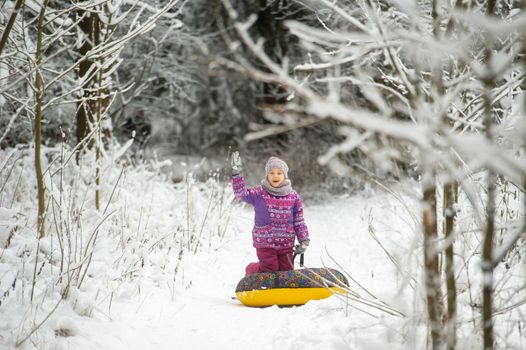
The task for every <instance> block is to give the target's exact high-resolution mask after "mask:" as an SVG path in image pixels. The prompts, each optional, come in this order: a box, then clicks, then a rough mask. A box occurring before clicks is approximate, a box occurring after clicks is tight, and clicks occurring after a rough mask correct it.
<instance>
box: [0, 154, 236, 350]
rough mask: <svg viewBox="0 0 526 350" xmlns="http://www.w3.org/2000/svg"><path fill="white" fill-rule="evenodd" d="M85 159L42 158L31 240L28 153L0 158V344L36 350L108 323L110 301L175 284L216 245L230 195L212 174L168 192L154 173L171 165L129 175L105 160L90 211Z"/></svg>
mask: <svg viewBox="0 0 526 350" xmlns="http://www.w3.org/2000/svg"><path fill="white" fill-rule="evenodd" d="M93 153H94V152H93ZM113 154H114V155H121V153H119V150H115V151H114V153H113ZM94 158H95V156H94V154H92V153H88V154H86V155H85V156H84V157H83V159H82V160H81V162H80V165H79V166H77V164H76V163H75V157H74V155H73V154H72V150H71V149H69V148H68V147H67V146H64V145H58V146H57V147H55V148H45V149H44V152H43V161H44V164H43V169H45V183H46V199H47V202H46V205H47V214H46V236H45V237H43V238H42V239H38V234H37V230H36V205H37V200H36V196H37V194H36V181H35V176H34V170H33V150H32V149H29V148H24V147H21V148H16V149H7V150H2V151H0V166H1V168H0V188H1V189H2V190H1V192H0V249H1V253H0V315H1V316H0V343H2V344H7V345H8V346H15V345H20V344H22V345H23V346H22V348H28V349H30V348H42V347H41V346H44V344H52V342H50V340H51V339H54V338H55V337H68V336H74V335H75V334H76V333H77V327H78V324H79V322H81V321H80V320H81V319H82V318H83V317H92V316H94V315H97V316H101V317H111V305H112V301H113V300H116V299H118V298H132V297H134V296H137V295H140V294H141V293H142V292H143V291H142V290H141V288H144V286H147V285H150V284H151V285H163V286H166V285H174V284H175V282H176V280H177V279H178V278H179V276H178V270H179V267H180V264H181V261H182V260H184V259H185V256H186V255H188V254H195V253H196V252H199V251H201V250H204V249H210V247H211V246H213V245H215V244H217V243H218V242H220V241H221V239H222V236H223V235H224V232H225V230H226V228H227V226H228V225H229V215H230V203H231V201H232V199H233V195H231V191H230V190H229V189H228V188H226V186H225V183H224V181H220V174H219V173H214V174H211V176H210V178H209V180H208V181H206V182H202V183H197V182H195V181H193V179H192V174H191V173H188V174H186V179H185V181H184V182H181V183H177V184H174V183H171V182H170V181H168V180H167V176H166V175H163V172H162V168H163V167H164V166H170V165H171V164H170V163H166V162H165V163H160V162H150V163H142V164H139V165H138V166H130V162H129V161H128V160H127V159H126V157H124V156H123V157H120V158H119V157H111V156H110V155H107V156H106V157H105V158H102V159H101V161H100V168H101V173H102V177H101V184H100V187H99V188H100V191H101V205H100V210H98V211H97V210H96V209H95V189H96V185H95V166H96V164H95V161H94ZM116 158H117V159H116ZM172 288H173V286H172ZM28 339H31V341H27V340H28Z"/></svg>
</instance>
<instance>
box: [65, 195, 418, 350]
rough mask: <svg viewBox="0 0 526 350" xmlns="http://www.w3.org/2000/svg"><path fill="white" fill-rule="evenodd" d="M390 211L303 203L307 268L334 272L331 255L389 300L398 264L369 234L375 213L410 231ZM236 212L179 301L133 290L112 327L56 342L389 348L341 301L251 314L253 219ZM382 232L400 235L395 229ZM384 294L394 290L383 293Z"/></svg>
mask: <svg viewBox="0 0 526 350" xmlns="http://www.w3.org/2000/svg"><path fill="white" fill-rule="evenodd" d="M391 202H392V201H391ZM371 208H374V209H371ZM393 208H394V207H392V204H389V203H386V202H385V196H381V197H378V198H373V199H368V198H359V197H356V198H354V197H353V198H347V199H338V200H335V201H334V202H333V203H329V204H328V205H324V206H320V205H317V206H307V207H306V209H305V215H306V220H307V224H308V226H309V229H310V231H311V238H312V244H311V248H310V250H309V251H308V254H307V256H306V258H307V261H306V264H307V266H322V262H321V260H320V258H322V259H323V261H324V262H325V264H326V265H327V266H329V267H336V266H335V264H334V263H333V262H332V261H330V259H329V258H328V256H327V253H326V252H325V248H326V249H327V250H328V251H329V252H330V254H331V255H332V256H333V257H334V258H335V259H336V260H337V261H338V262H339V263H340V264H342V266H344V267H345V268H346V269H347V271H349V272H351V274H352V276H353V277H354V278H356V279H358V280H359V281H360V282H361V283H362V284H364V285H365V286H367V288H371V290H373V291H375V292H376V293H379V294H383V295H382V296H385V297H389V295H390V294H394V289H395V288H396V286H395V284H394V283H395V282H394V281H395V277H394V276H395V275H396V273H395V271H394V267H393V265H392V264H391V263H389V262H388V259H387V257H386V255H385V254H384V253H383V252H382V250H381V249H380V247H379V246H378V245H377V244H376V243H375V242H374V240H372V239H371V237H370V236H369V233H368V230H367V228H368V223H369V217H370V216H369V214H370V213H371V210H373V212H372V213H371V214H372V215H373V216H375V212H374V211H378V213H377V214H379V213H381V214H382V215H381V216H380V217H379V218H378V219H380V220H385V221H386V222H385V223H382V225H383V224H388V223H389V224H392V225H393V226H396V225H398V226H400V227H404V226H405V229H406V230H407V224H406V223H404V221H403V220H401V219H399V216H406V215H405V214H404V215H400V213H396V209H398V210H401V209H400V208H395V209H393ZM239 210H240V212H239V213H238V216H237V217H240V218H241V219H239V220H238V222H236V223H235V227H234V228H233V229H232V230H231V231H237V232H230V233H229V235H230V238H227V241H224V242H222V245H221V246H219V247H216V248H215V249H212V250H211V252H210V254H206V253H204V254H198V255H197V256H186V257H185V258H184V259H183V262H182V268H183V269H182V270H181V271H180V274H178V277H177V280H176V282H175V285H176V289H177V290H178V291H177V292H176V293H175V294H173V295H172V293H171V292H170V288H169V285H168V284H164V285H160V286H158V287H156V286H155V285H153V284H150V285H149V288H147V289H148V290H146V291H142V292H141V294H140V295H137V293H134V295H131V296H130V299H128V300H126V299H122V298H121V299H120V300H119V301H118V302H114V303H113V305H112V308H111V313H110V314H111V318H112V320H111V321H101V319H102V320H103V319H104V318H103V317H99V316H98V317H97V320H96V321H95V320H91V321H88V322H85V323H83V324H84V329H83V330H82V331H81V332H79V334H78V336H76V337H72V338H66V339H64V340H63V341H62V342H61V344H56V345H59V347H57V348H64V349H69V348H76V349H86V350H87V349H112V350H120V349H122V350H125V349H126V350H148V349H155V350H164V349H166V350H168V349H188V350H192V349H275V348H280V349H296V348H301V349H338V348H342V349H343V348H347V349H348V348H349V346H351V345H352V346H351V348H352V347H353V346H357V348H362V346H363V347H364V348H369V349H374V348H375V342H376V341H380V339H381V342H379V343H378V346H380V344H385V342H384V340H385V337H389V336H390V335H389V334H387V335H386V334H384V333H383V332H385V328H383V327H378V322H377V320H376V319H375V318H373V317H368V316H367V315H366V314H364V313H362V312H356V311H354V310H352V308H347V307H345V304H344V303H342V302H341V301H339V300H337V299H336V298H335V297H332V298H330V299H327V300H324V301H318V302H311V303H309V304H307V305H306V306H304V307H297V308H286V309H279V308H277V307H270V308H266V309H255V308H247V307H244V306H241V305H240V304H239V302H237V301H235V300H231V297H232V296H233V295H234V289H235V286H236V284H237V282H238V280H239V279H240V278H241V277H242V276H243V271H244V266H245V265H246V264H247V263H248V262H250V261H253V260H254V259H255V251H254V249H253V248H252V246H251V241H250V234H249V232H250V228H251V223H252V221H251V220H252V212H251V210H250V208H249V207H245V208H242V209H239ZM375 220H377V218H376V217H375ZM373 224H374V223H373ZM378 226H380V223H378ZM245 232H246V233H245ZM377 233H378V235H379V236H381V235H384V234H385V235H386V237H388V236H393V235H394V236H398V234H397V232H396V229H394V230H393V231H391V232H389V233H388V232H383V231H380V230H379V231H378V232H377ZM407 236H408V237H409V236H411V235H410V234H407ZM383 238H385V237H382V239H383ZM386 239H387V238H386ZM390 239H392V240H393V241H394V240H396V239H400V238H395V237H390ZM407 239H409V238H407ZM146 285H147V284H146ZM386 289H389V290H392V291H393V293H386ZM349 315H351V316H352V317H350V316H349ZM353 329H356V330H359V331H357V332H353V331H352V330H353ZM379 332H381V334H380V333H379ZM360 344H361V345H360Z"/></svg>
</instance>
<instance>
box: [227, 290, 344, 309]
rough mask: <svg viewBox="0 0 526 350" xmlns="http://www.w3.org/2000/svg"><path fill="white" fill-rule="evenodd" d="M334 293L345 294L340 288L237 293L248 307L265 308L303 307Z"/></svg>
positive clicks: (239, 298)
mask: <svg viewBox="0 0 526 350" xmlns="http://www.w3.org/2000/svg"><path fill="white" fill-rule="evenodd" d="M334 293H339V294H345V293H346V292H345V291H344V290H343V289H341V288H338V287H329V288H273V289H266V290H251V291H248V292H237V293H236V295H237V299H238V300H239V301H240V302H241V303H243V305H246V306H252V307H265V306H271V305H278V306H291V305H303V304H305V303H306V302H307V301H309V300H320V299H325V298H328V297H330V296H331V295H333V294H334Z"/></svg>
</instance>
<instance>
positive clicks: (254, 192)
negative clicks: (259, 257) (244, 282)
mask: <svg viewBox="0 0 526 350" xmlns="http://www.w3.org/2000/svg"><path fill="white" fill-rule="evenodd" d="M231 182H232V188H233V190H234V195H235V196H236V197H237V198H239V199H241V200H243V201H244V202H246V203H249V204H252V205H253V206H254V209H255V224H254V228H253V230H252V240H253V245H254V247H256V248H275V249H286V248H291V247H293V246H294V240H295V238H296V237H297V239H298V241H300V242H301V241H303V240H306V239H309V232H308V229H307V225H306V224H305V221H304V219H303V206H302V204H301V199H300V197H299V195H298V193H297V192H296V191H294V190H293V191H292V192H291V193H289V194H288V195H286V196H279V197H278V196H273V195H270V194H269V193H268V192H267V191H266V190H265V189H264V187H263V186H256V187H251V188H246V187H245V180H244V178H243V176H242V175H234V176H232V178H231Z"/></svg>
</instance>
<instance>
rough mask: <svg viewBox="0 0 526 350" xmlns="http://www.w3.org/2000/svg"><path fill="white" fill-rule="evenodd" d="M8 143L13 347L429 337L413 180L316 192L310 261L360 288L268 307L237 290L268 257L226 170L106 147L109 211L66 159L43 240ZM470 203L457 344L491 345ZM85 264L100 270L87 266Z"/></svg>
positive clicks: (501, 301) (114, 348) (8, 332)
mask: <svg viewBox="0 0 526 350" xmlns="http://www.w3.org/2000/svg"><path fill="white" fill-rule="evenodd" d="M8 153H9V152H3V153H2V152H0V164H11V165H10V167H5V166H4V172H3V173H1V174H0V175H1V177H0V179H1V180H2V181H4V183H6V186H4V191H3V192H2V194H1V196H0V248H1V250H0V349H1V350H4V349H13V348H14V347H15V344H16V343H20V344H21V345H20V346H19V347H18V348H19V349H23V350H26V349H27V350H30V349H31V350H32V349H39V350H47V349H49V350H55V349H57V350H61V349H75V350H92V349H108V350H120V349H122V350H124V349H126V350H135V349H137V350H139V349H140V350H149V349H152V350H161V349H167V350H168V349H248V348H250V349H255V350H257V349H275V348H280V349H285V350H286V349H291V350H292V349H306V350H308V349H317V350H318V349H386V348H390V349H425V348H426V339H427V335H426V334H427V331H428V329H427V326H426V324H427V323H426V322H427V321H426V320H427V317H426V308H425V296H424V295H423V292H424V290H425V288H424V286H423V276H422V271H423V269H422V256H423V254H422V244H421V234H420V233H419V227H420V223H419V213H420V211H421V209H420V203H419V200H418V198H420V194H419V193H418V186H417V185H416V184H414V183H406V184H404V185H403V186H402V185H401V186H400V187H399V188H398V189H394V190H393V192H390V193H388V192H386V191H381V190H371V189H369V190H364V191H363V192H360V193H354V194H352V195H350V194H342V195H341V196H333V197H330V198H329V199H327V200H325V201H323V202H318V203H316V204H313V203H309V202H307V203H306V205H305V218H306V222H307V224H308V227H309V230H310V234H311V245H310V247H309V250H308V252H307V254H306V266H308V267H321V266H328V267H333V268H337V269H339V270H340V271H342V272H345V273H347V274H348V277H349V279H350V286H351V290H353V292H355V293H356V294H353V295H352V296H350V297H349V298H342V297H337V296H333V297H331V298H329V299H326V300H321V301H312V302H309V303H307V304H306V305H305V306H302V307H293V308H278V307H269V308H263V309H258V308H248V307H245V306H242V305H241V304H240V303H239V302H238V301H236V300H233V299H232V297H233V296H234V295H235V293H234V290H235V288H236V285H237V283H238V281H239V280H240V279H241V278H242V277H243V275H244V268H245V266H246V264H248V263H249V262H252V261H255V259H256V256H255V250H254V248H253V247H252V244H251V234H250V231H251V228H252V224H253V212H252V208H251V207H249V206H243V205H239V204H233V203H232V200H233V196H232V193H231V189H230V188H229V186H228V185H227V184H225V183H224V182H221V181H218V179H219V175H218V174H216V175H213V176H212V178H211V179H210V181H208V182H206V183H197V182H194V181H192V180H191V178H190V177H188V178H187V181H185V182H182V183H179V184H176V185H174V184H172V183H171V182H170V181H169V180H167V178H169V175H168V176H166V175H163V173H164V172H163V171H161V170H160V169H161V168H162V167H164V166H166V165H169V164H168V163H163V162H152V163H151V164H143V165H140V166H138V167H128V166H123V165H119V164H117V163H116V162H115V159H113V158H109V159H107V160H105V162H107V163H105V164H103V174H104V177H103V179H102V180H103V181H102V185H101V192H102V194H103V195H102V198H103V201H102V203H103V206H102V208H106V203H109V204H108V205H107V209H103V210H101V211H99V212H97V211H95V210H94V209H93V198H94V196H93V188H94V186H93V183H92V182H93V179H92V173H93V171H92V168H91V167H89V166H87V167H83V168H77V167H75V166H73V165H68V166H67V167H65V168H64V169H65V170H66V171H65V172H64V176H63V177H61V176H60V172H57V171H55V172H52V171H50V172H48V174H52V175H50V176H51V177H49V178H47V180H46V181H47V186H48V187H49V188H53V190H51V191H50V192H49V193H48V196H52V198H53V201H54V202H53V203H54V206H55V207H53V208H52V210H53V212H52V213H50V214H49V215H50V217H49V218H50V220H49V226H48V230H47V232H48V234H47V236H46V237H45V238H44V239H41V240H40V242H39V243H38V240H36V239H35V237H36V233H35V232H36V231H35V229H34V227H35V219H36V218H35V215H34V213H35V202H34V195H35V194H34V180H33V176H27V174H29V170H28V169H31V166H32V161H31V157H30V155H28V156H23V155H21V156H20V157H18V155H17V156H14V157H11V158H9V157H8ZM55 154H57V152H56V151H55ZM6 169H12V170H10V172H9V173H10V174H11V175H10V176H6V174H7V172H6V171H5V170H6ZM24 175H26V176H24ZM6 179H7V180H6ZM79 179H80V181H79ZM60 184H62V187H61V186H59V185H60ZM59 188H62V191H59V190H58V189H59ZM519 200H520V198H519ZM510 203H511V202H510ZM508 204H509V203H508ZM518 208H519V210H523V209H520V207H518ZM460 209H461V211H460V213H461V215H460V217H459V220H458V228H457V229H458V239H457V242H456V243H455V249H456V251H457V252H458V258H459V259H458V261H457V271H458V279H457V282H458V289H459V293H458V304H459V310H460V311H459V320H458V327H459V328H458V348H459V349H480V348H481V327H480V313H479V311H478V310H477V308H478V306H477V305H480V296H481V295H480V285H481V277H480V276H481V274H480V264H479V261H480V256H479V251H480V242H479V240H478V237H477V234H476V233H473V231H472V230H471V228H472V227H473V222H474V220H473V216H472V215H471V214H470V209H469V206H467V205H465V206H461V208H460ZM104 210H105V212H106V214H102V213H103V212H104ZM78 215H80V216H78ZM108 215H109V217H108V218H107V219H105V220H102V218H104V217H105V216H108ZM78 218H80V221H78ZM78 222H81V223H82V224H81V225H80V226H76V224H78ZM101 222H102V224H101V225H100V226H97V225H98V224H99V223H101ZM97 228H98V231H99V234H98V236H97V241H96V244H95V245H90V244H91V243H90V241H89V239H90V237H92V233H93V232H95V231H97ZM68 233H71V234H69V235H68ZM59 236H60V237H62V238H61V239H62V240H63V241H62V242H63V243H62V244H63V246H62V247H63V249H64V250H65V252H66V253H64V254H61V253H60V249H59V243H58V237H59ZM68 240H72V241H71V242H68ZM90 247H92V248H93V251H92V252H93V254H92V258H89V256H90ZM68 251H71V254H70V253H68ZM36 252H38V256H39V260H38V261H37V264H35V256H36ZM88 258H89V260H88ZM87 261H89V262H90V264H89V269H88V270H87V272H86V273H78V274H77V272H79V271H85V270H83V268H85V267H86V266H87V265H86V262H87ZM508 261H509V262H510V263H511V264H512V265H511V267H510V269H509V270H506V269H505V268H504V267H503V264H500V265H499V266H498V267H497V269H496V278H495V280H496V281H497V286H498V288H499V293H498V294H496V295H495V310H496V317H495V322H496V326H495V330H496V334H497V335H498V337H497V341H498V343H499V344H500V346H501V347H502V348H512V349H521V348H523V347H524V346H526V342H524V340H522V337H521V334H522V329H523V327H524V326H525V324H524V318H523V317H522V315H525V314H526V310H525V305H524V304H520V302H521V300H523V299H524V294H525V292H524V288H523V287H524V282H523V281H524V262H523V261H522V260H521V258H520V255H519V254H516V255H515V256H514V257H511V258H510V259H509V260H508ZM62 263H65V266H69V269H67V268H65V267H64V266H62V267H61V264H62ZM35 266H36V267H35ZM78 266H80V267H79V268H77V267H78ZM60 268H62V269H64V270H65V271H66V272H65V273H64V274H63V275H60V274H59V269H60ZM34 276H36V278H35V277H34ZM33 280H35V283H34V288H33ZM68 281H69V282H68ZM68 286H69V292H68V293H67V297H66V298H65V300H63V301H61V302H60V303H58V304H57V302H58V301H59V300H60V295H61V293H63V292H64V290H65V288H66V287H68ZM31 294H33V295H34V297H33V302H29V300H30V298H31V297H30V296H31ZM57 305H58V306H57ZM55 306H57V307H56V309H55ZM508 307H511V309H509V310H508V309H507V308H508ZM510 310H511V311H510ZM397 314H398V315H397ZM400 314H403V315H404V316H399V315H400ZM42 321H45V322H43V323H42ZM33 330H35V331H34V332H33Z"/></svg>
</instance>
